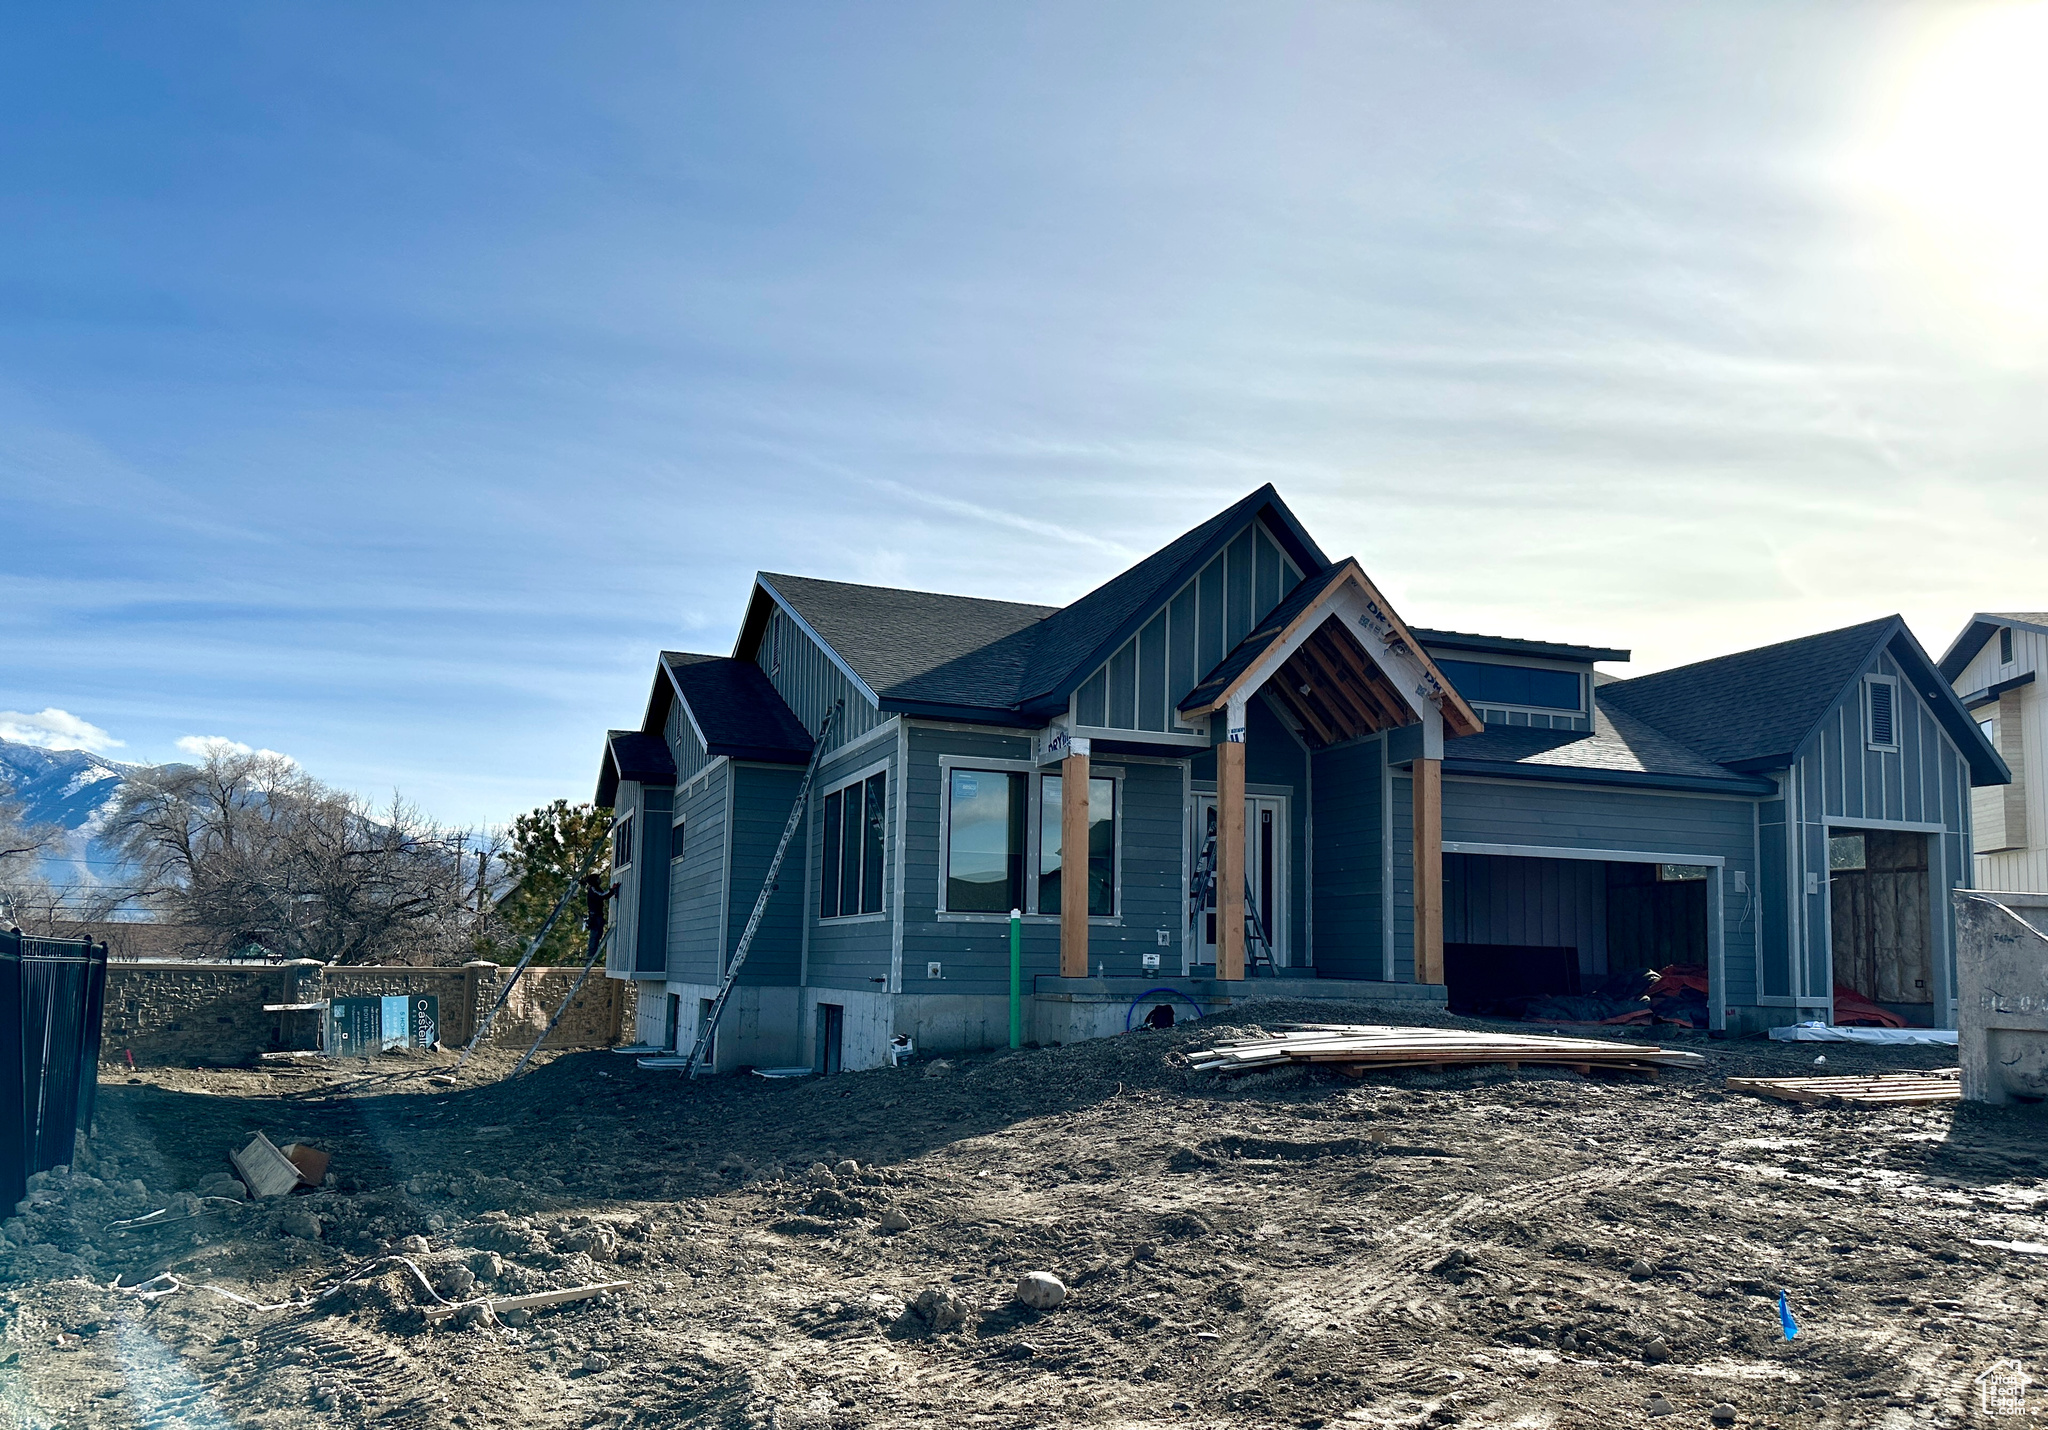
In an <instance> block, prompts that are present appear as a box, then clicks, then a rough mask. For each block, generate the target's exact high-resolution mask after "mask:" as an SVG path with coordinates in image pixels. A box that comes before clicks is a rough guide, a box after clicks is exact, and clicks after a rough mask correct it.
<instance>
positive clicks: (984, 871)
mask: <svg viewBox="0 0 2048 1430" xmlns="http://www.w3.org/2000/svg"><path fill="white" fill-rule="evenodd" d="M1025 792H1026V782H1025V777H1024V776H1023V775H1018V774H1007V773H1004V772H1003V771H1000V770H954V771H952V773H951V775H950V777H949V778H948V779H947V781H946V801H947V826H946V909H947V912H949V913H955V914H1007V913H1008V912H1009V911H1010V910H1012V909H1021V908H1023V907H1024V815H1025V797H1026V793H1025Z"/></svg>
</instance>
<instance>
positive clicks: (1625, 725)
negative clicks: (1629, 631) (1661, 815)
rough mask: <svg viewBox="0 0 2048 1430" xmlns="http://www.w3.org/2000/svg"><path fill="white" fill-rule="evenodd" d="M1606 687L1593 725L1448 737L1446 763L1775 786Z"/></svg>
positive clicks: (1501, 771) (1499, 770)
mask: <svg viewBox="0 0 2048 1430" xmlns="http://www.w3.org/2000/svg"><path fill="white" fill-rule="evenodd" d="M1608 688H1609V687H1604V686H1603V687H1602V688H1601V689H1600V690H1599V691H1597V692H1596V693H1595V694H1594V696H1593V728H1592V729H1590V730H1539V729H1535V728H1533V727H1531V726H1524V725H1488V726H1487V727H1486V728H1485V730H1483V731H1482V732H1481V733H1479V734H1477V735H1467V736H1465V737H1464V738H1462V739H1457V740H1449V739H1447V740H1445V741H1444V768H1445V769H1446V770H1448V771H1452V772H1454V773H1460V774H1479V775H1485V774H1494V775H1515V776H1519V777H1523V778H1534V779H1542V778H1551V779H1560V780H1569V779H1584V778H1586V777H1588V776H1591V777H1592V778H1594V779H1596V780H1601V781H1605V782H1609V783H1615V784H1635V785H1648V786H1653V787H1656V788H1660V789H1697V790H1726V791H1728V792H1729V793H1731V794H1770V793H1773V792H1774V791H1775V790H1776V788H1777V787H1776V786H1775V785H1773V784H1772V783H1771V782H1770V781H1769V780H1763V779H1758V778H1756V777H1754V776H1750V775H1741V774H1736V773H1734V772H1732V771H1730V770H1727V769H1724V768H1722V767H1721V766H1720V765H1717V764H1715V763H1714V762H1713V761H1712V760H1709V759H1707V758H1706V757H1705V756H1704V755H1702V754H1700V753H1699V752H1698V751H1697V750H1691V749H1687V748H1686V747H1685V746H1684V745H1682V744H1680V743H1679V742H1678V741H1677V740H1675V739H1673V738H1672V737H1671V736H1670V735H1668V734H1666V733H1665V732H1664V731H1662V730H1659V729H1657V728H1656V727H1654V726H1652V725H1650V724H1648V723H1646V722H1645V721H1643V720H1640V719H1638V718H1637V717H1636V716H1634V715H1631V714H1629V713H1628V711H1626V710H1622V709H1618V708H1615V707H1613V706H1610V705H1609V704H1608V703H1607V701H1606V699H1605V696H1606V692H1607V689H1608Z"/></svg>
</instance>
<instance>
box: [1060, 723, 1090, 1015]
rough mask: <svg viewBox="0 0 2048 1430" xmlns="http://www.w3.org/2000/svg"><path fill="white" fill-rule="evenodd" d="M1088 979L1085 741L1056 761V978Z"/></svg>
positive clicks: (1078, 742) (1086, 745)
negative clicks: (1058, 941)
mask: <svg viewBox="0 0 2048 1430" xmlns="http://www.w3.org/2000/svg"><path fill="white" fill-rule="evenodd" d="M1087 976H1088V742H1087V741H1085V740H1076V741H1074V746H1073V749H1072V752H1071V753H1069V754H1068V756H1067V757H1066V758H1065V759H1064V760H1061V761H1060V977H1062V978H1086V977H1087Z"/></svg>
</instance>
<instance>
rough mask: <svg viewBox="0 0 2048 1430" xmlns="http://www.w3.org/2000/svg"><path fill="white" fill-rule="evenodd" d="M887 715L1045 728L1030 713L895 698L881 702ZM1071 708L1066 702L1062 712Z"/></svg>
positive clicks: (888, 698) (1002, 708) (1010, 726)
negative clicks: (1068, 707)
mask: <svg viewBox="0 0 2048 1430" xmlns="http://www.w3.org/2000/svg"><path fill="white" fill-rule="evenodd" d="M881 708H882V713H883V714H884V715H907V716H909V717H911V718H912V719H914V720H958V721H960V722H962V723H963V724H968V725H1002V726H1004V727H1006V728H1009V729H1016V730H1036V729H1038V728H1039V727H1040V726H1042V725H1044V724H1045V721H1044V720H1043V719H1040V718H1038V717H1037V716H1035V715H1034V714H1032V713H1031V712H1030V711H1028V710H1024V709H1018V708H1011V707H1007V706H991V705H952V704H948V703H946V702H944V701H939V700H902V699H897V698H895V697H893V696H889V697H884V698H883V700H882V702H881ZM1066 708H1067V707H1066V705H1065V703H1064V702H1063V703H1062V704H1061V705H1060V706H1059V709H1060V710H1065V709H1066ZM1055 713H1057V712H1055Z"/></svg>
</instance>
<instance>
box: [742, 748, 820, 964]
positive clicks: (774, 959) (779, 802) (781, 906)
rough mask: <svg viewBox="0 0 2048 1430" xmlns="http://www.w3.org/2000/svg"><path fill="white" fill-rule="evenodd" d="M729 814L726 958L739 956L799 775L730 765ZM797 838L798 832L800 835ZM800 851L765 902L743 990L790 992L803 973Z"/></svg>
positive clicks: (797, 847)
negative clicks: (773, 987)
mask: <svg viewBox="0 0 2048 1430" xmlns="http://www.w3.org/2000/svg"><path fill="white" fill-rule="evenodd" d="M731 769H732V814H731V819H730V821H729V823H728V825H727V828H728V830H729V831H730V836H729V837H730V838H731V840H732V874H731V881H732V882H731V888H730V890H729V891H728V895H727V901H726V909H727V913H726V919H725V952H726V957H727V959H728V960H730V958H731V957H732V955H733V954H734V953H735V952H736V951H738V949H739V944H740V937H741V935H742V934H743V933H744V932H745V931H746V926H747V919H748V917H749V916H750V915H751V914H752V913H753V911H754V902H755V900H756V899H758V898H759V897H760V893H761V885H762V883H763V882H764V881H765V880H766V879H767V877H768V866H769V865H770V864H771V863H772V862H773V861H774V858H775V846H776V844H777V843H779V842H780V841H781V839H782V831H783V828H784V826H785V825H786V824H787V823H788V822H789V810H790V806H791V805H792V804H794V803H795V801H796V791H797V786H798V785H799V784H801V783H802V782H803V775H804V772H803V771H802V770H801V769H794V768H792V767H790V766H788V765H756V764H738V763H736V764H734V765H732V766H731ZM799 833H801V832H799ZM802 848H803V845H802V843H801V842H800V839H799V840H798V841H792V843H791V846H790V852H789V854H788V855H787V856H786V857H785V858H784V860H783V866H782V873H781V877H779V878H778V879H777V880H776V886H775V892H774V893H773V894H771V895H770V896H769V899H768V907H767V909H766V910H765V911H764V913H763V914H762V918H761V927H760V929H759V930H758V931H756V933H755V934H754V943H753V947H752V949H751V950H749V952H748V954H747V962H746V966H745V967H744V968H743V969H742V970H741V972H740V976H739V981H740V982H741V983H742V984H756V985H759V984H783V985H789V986H792V987H793V986H795V984H796V982H797V978H798V975H799V973H800V972H801V968H802V957H803V937H804V927H803V916H804V885H805V881H804V870H803V864H802V862H801V852H802Z"/></svg>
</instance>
